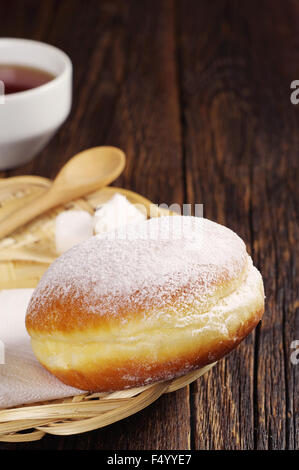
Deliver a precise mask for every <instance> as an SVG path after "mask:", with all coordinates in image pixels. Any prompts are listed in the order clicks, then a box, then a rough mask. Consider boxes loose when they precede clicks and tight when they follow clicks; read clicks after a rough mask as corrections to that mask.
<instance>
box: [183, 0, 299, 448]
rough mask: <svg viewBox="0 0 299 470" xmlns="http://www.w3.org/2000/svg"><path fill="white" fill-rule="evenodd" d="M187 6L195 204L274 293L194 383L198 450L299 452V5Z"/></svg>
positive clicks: (187, 106) (186, 74)
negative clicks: (245, 334)
mask: <svg viewBox="0 0 299 470" xmlns="http://www.w3.org/2000/svg"><path fill="white" fill-rule="evenodd" d="M190 7H191V4H190V2H188V1H187V2H180V5H179V13H178V16H177V18H178V21H177V23H178V34H179V44H180V70H181V81H180V83H181V84H182V92H181V105H182V109H183V116H184V122H185V126H184V146H185V147H184V148H185V158H186V163H185V168H186V179H187V190H188V198H189V200H191V201H193V202H203V203H204V208H205V209H204V213H205V215H206V216H207V217H208V218H211V219H214V220H216V221H218V222H220V223H224V224H225V225H228V226H229V227H231V228H232V229H233V230H235V231H237V232H238V233H239V234H240V235H241V236H242V237H243V238H244V239H245V240H246V241H247V244H248V249H249V251H250V252H251V254H252V256H253V259H254V262H255V264H256V265H257V266H258V267H259V269H260V270H261V271H262V274H263V276H264V279H265V289H266V296H267V303H266V305H267V309H266V314H265V317H264V320H263V322H262V325H261V327H259V328H258V329H257V330H256V333H255V335H251V337H249V338H248V339H247V340H246V341H245V342H244V343H243V344H242V345H241V347H239V348H238V350H237V351H236V352H235V353H234V354H231V355H230V356H229V357H228V358H227V359H226V360H224V361H221V363H220V364H219V365H218V368H215V369H214V370H213V371H212V373H211V374H210V375H209V376H207V378H204V380H202V381H199V383H198V384H197V385H194V386H192V387H191V389H192V393H191V406H192V407H191V410H192V417H193V419H192V444H193V446H194V447H195V448H198V449H201V448H216V449H252V448H257V449H285V448H290V449H294V448H298V423H299V421H298V374H299V369H298V367H297V368H296V367H295V366H294V365H292V364H291V362H290V353H291V348H290V345H291V342H292V341H293V340H294V339H296V338H298V337H299V332H298V301H297V303H296V294H297V295H298V283H297V284H296V280H295V279H297V282H298V258H297V261H296V260H295V249H296V244H297V243H298V212H296V211H297V209H296V204H297V202H298V187H296V185H298V183H296V181H298V175H299V173H298V163H299V162H298V153H297V151H298V150H297V149H298V145H297V144H298V137H297V135H298V134H297V132H296V128H298V124H299V114H298V112H299V109H296V107H295V106H293V105H292V104H291V103H290V91H289V90H290V83H291V81H292V80H294V78H295V77H297V76H299V66H298V63H299V62H298V47H297V46H298V44H297V42H298V39H297V38H298V13H299V8H298V4H296V3H295V2H284V7H283V8H282V5H281V3H280V2H269V1H268V2H267V1H265V2H247V4H246V5H245V4H244V3H243V2H242V3H241V2H194V3H192V14H191V12H190ZM296 18H297V20H296ZM296 48H297V49H296ZM297 299H298V297H297ZM296 307H297V310H296ZM296 313H297V316H296Z"/></svg>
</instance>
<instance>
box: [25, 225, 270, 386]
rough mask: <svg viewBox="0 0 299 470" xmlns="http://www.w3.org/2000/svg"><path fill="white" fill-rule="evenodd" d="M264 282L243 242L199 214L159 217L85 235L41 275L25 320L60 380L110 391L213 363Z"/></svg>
mask: <svg viewBox="0 0 299 470" xmlns="http://www.w3.org/2000/svg"><path fill="white" fill-rule="evenodd" d="M263 311H264V290H263V281H262V277H261V275H260V273H259V271H258V270H257V269H256V268H255V267H254V266H253V264H252V260H251V258H250V256H249V255H248V254H247V252H246V247H245V244H244V242H243V241H242V240H241V239H240V238H239V237H238V236H237V235H236V234H235V233H234V232H232V231H231V230H230V229H228V228H226V227H223V226H221V225H218V224H216V223H215V222H211V221H210V220H207V219H204V218H198V217H187V216H172V217H160V218H153V219H150V220H147V221H145V222H141V223H138V224H136V225H129V226H126V227H122V228H120V229H118V230H116V231H114V232H107V233H103V234H101V235H98V236H95V237H92V238H90V239H89V240H87V241H85V242H83V243H80V244H79V245H76V246H75V247H73V248H71V249H70V250H69V251H67V252H65V253H64V254H63V255H62V256H60V257H59V258H58V259H57V260H56V261H55V262H54V263H53V264H52V265H51V266H50V268H49V269H48V271H47V272H46V273H45V274H44V276H43V277H42V279H41V281H40V283H39V284H38V286H37V288H36V290H35V291H34V294H33V297H32V299H31V301H30V304H29V306H28V310H27V316H26V326H27V330H28V332H29V334H30V336H31V340H32V348H33V350H34V353H35V355H36V357H37V358H38V359H39V361H40V362H41V363H42V364H43V365H44V367H46V369H48V370H49V371H50V372H52V373H53V374H54V375H55V376H56V377H58V378H59V379H60V380H61V381H62V382H64V383H65V384H68V385H72V386H73V387H77V388H80V389H83V390H90V391H113V390H119V389H124V388H129V387H136V386H141V385H146V384H150V383H152V382H155V381H160V380H166V379H171V378H174V377H178V376H180V375H183V374H185V373H187V372H188V371H191V370H192V369H196V368H200V367H203V366H205V365H207V364H209V363H212V362H214V361H217V360H218V359H220V358H221V357H223V356H224V355H225V354H227V353H228V352H229V351H231V350H232V349H233V348H235V347H236V346H237V345H238V344H239V343H240V341H242V339H244V338H245V337H246V336H247V335H248V334H249V332H250V331H251V330H252V329H253V328H254V327H255V326H256V325H257V323H258V322H259V320H260V318H261V316H262V314H263Z"/></svg>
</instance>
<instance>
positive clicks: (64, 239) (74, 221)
mask: <svg viewBox="0 0 299 470" xmlns="http://www.w3.org/2000/svg"><path fill="white" fill-rule="evenodd" d="M92 236H93V217H92V215H90V214H89V213H88V212H87V211H83V210H82V211H77V210H69V211H64V212H61V213H60V214H59V215H58V216H57V217H56V223H55V243H56V251H57V252H58V253H63V252H64V251H66V250H68V249H69V248H72V247H73V246H74V245H77V244H78V243H80V242H82V241H84V240H87V239H88V238H90V237H92Z"/></svg>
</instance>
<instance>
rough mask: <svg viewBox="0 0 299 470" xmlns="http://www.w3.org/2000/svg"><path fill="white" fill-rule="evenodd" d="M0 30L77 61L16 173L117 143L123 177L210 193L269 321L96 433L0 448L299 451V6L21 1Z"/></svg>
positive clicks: (160, 188)
mask: <svg viewBox="0 0 299 470" xmlns="http://www.w3.org/2000/svg"><path fill="white" fill-rule="evenodd" d="M0 31H1V35H2V36H17V37H25V38H33V39H37V40H41V41H46V42H49V43H51V44H54V45H56V46H58V47H60V48H62V49H64V50H65V51H66V52H67V53H68V54H69V55H70V56H71V58H72V60H73V64H74V102H73V108H72V112H71V115H70V117H69V118H68V120H67V122H66V123H65V124H64V125H63V127H62V128H61V130H60V131H59V133H58V134H57V135H56V136H55V138H54V139H53V140H52V141H51V143H50V144H49V145H48V146H47V148H46V149H45V150H44V151H43V152H42V153H41V154H40V155H39V156H38V157H37V158H36V159H35V160H34V161H33V162H32V163H30V164H28V165H26V166H25V167H23V168H19V169H18V170H16V171H10V172H8V173H7V175H8V176H10V175H18V174H27V173H28V174H36V175H42V176H48V177H53V176H54V175H55V174H56V172H57V171H58V169H59V168H60V167H61V166H62V165H63V163H64V162H66V161H67V160H68V159H69V158H70V157H71V156H72V155H73V154H75V153H77V152H78V151H80V150H82V149H84V148H87V147H92V146H95V145H101V144H112V145H116V146H120V147H121V148H123V149H124V150H125V152H126V154H127V158H128V163H127V167H126V170H125V172H124V174H123V175H122V176H121V178H119V180H118V181H117V182H116V183H117V185H120V186H123V187H125V188H129V189H132V190H135V191H137V192H139V193H142V194H143V195H145V196H147V197H148V198H150V199H151V200H153V201H155V202H156V203H162V202H166V203H169V204H170V203H174V202H176V203H179V204H181V203H183V202H188V203H192V204H194V203H203V204H204V214H205V216H206V217H208V218H211V219H213V220H215V221H217V222H220V223H222V224H225V225H228V226H229V227H231V228H232V229H234V230H235V231H236V232H238V233H239V234H240V235H241V236H242V237H243V238H244V239H245V240H246V242H247V246H248V250H249V252H251V254H252V256H253V258H254V262H255V264H256V265H257V266H258V268H259V269H260V270H261V271H262V273H263V276H264V281H265V289H266V295H267V299H266V313H265V316H264V319H263V322H262V324H261V325H259V327H258V328H257V329H256V331H255V332H254V333H253V334H251V335H250V336H249V337H248V338H247V339H246V341H244V342H243V343H242V345H241V346H240V347H239V348H238V349H237V350H236V351H235V352H233V353H232V354H230V355H229V356H228V357H227V358H225V359H224V360H222V361H220V362H219V364H218V365H217V366H216V367H215V368H214V369H213V370H212V371H211V372H210V373H208V374H207V375H206V376H204V377H203V378H202V379H200V380H198V382H197V383H194V384H192V385H191V386H190V387H187V388H185V389H183V390H180V391H178V392H177V393H173V394H170V395H167V396H164V397H162V398H160V399H159V400H158V401H157V402H156V403H154V404H153V405H151V406H150V407H149V408H147V409H145V410H144V411H142V412H140V413H138V414H137V415H135V416H132V417H130V418H128V419H125V420H123V421H121V422H119V423H117V424H114V425H112V426H109V427H107V428H105V429H102V430H99V431H93V432H89V433H86V434H82V435H78V436H73V437H64V438H59V437H50V436H49V437H45V438H44V439H43V440H42V441H40V442H36V443H29V444H19V445H13V444H2V445H1V446H0V448H1V449H115V450H116V449H135V450H139V449H190V448H191V449H295V448H297V449H298V448H299V410H298V407H299V393H298V390H299V389H298V387H299V364H298V365H295V364H292V362H291V360H290V355H291V352H292V349H291V343H292V341H294V340H296V339H297V340H299V316H298V307H299V301H298V268H299V265H298V256H297V257H296V248H297V253H298V242H299V240H298V176H299V172H298V160H299V159H298V152H299V105H298V106H295V105H293V104H291V102H290V93H291V90H290V83H291V81H292V80H295V79H299V3H298V2H296V1H290V0H287V1H274V0H268V1H264V0H258V1H250V2H238V1H235V2H234V1H223V0H221V1H210V0H206V1H204V0H202V1H196V0H195V1H191V0H185V1H178V2H174V1H170V0H169V1H168V0H162V1H159V0H157V1H156V0H149V1H143V0H134V1H100V0H98V1H96V0H95V1H93V0H89V1H87V2H82V1H79V0H78V1H77V0H62V1H58V0H57V1H55V0H53V1H51V0H49V1H48V0H43V1H42V2H41V1H39V0H36V1H33V0H27V1H22V0H20V1H19V0H11V1H10V2H3V6H1V15H0Z"/></svg>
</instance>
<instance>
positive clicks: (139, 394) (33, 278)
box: [0, 176, 214, 442]
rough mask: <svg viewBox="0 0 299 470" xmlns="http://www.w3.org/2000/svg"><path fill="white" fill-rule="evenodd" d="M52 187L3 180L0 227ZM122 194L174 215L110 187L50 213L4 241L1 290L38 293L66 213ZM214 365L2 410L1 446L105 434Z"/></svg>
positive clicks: (26, 179)
mask: <svg viewBox="0 0 299 470" xmlns="http://www.w3.org/2000/svg"><path fill="white" fill-rule="evenodd" d="M50 184H51V181H50V180H48V179H45V178H39V177H34V176H20V177H14V178H9V179H0V223H1V219H3V218H4V217H5V215H7V214H8V213H10V212H11V211H13V210H15V209H16V208H19V207H21V206H22V205H23V204H26V203H28V202H30V200H31V199H32V198H34V197H36V196H37V195H38V194H42V192H43V191H45V189H47V188H48V187H49V186H50ZM115 193H121V194H123V195H125V196H126V197H127V198H128V199H129V200H130V201H131V202H132V203H135V204H143V205H144V206H145V207H146V209H147V212H148V214H149V213H150V210H151V216H160V215H162V214H169V212H168V211H165V210H164V209H159V208H156V210H155V211H153V206H152V203H151V202H150V201H149V200H148V199H145V198H144V197H142V196H140V195H139V194H136V193H134V192H132V191H128V190H125V189H121V188H114V187H107V188H104V189H102V190H100V191H97V192H95V193H92V194H91V195H89V196H87V197H86V198H84V199H80V200H76V201H73V202H72V203H70V204H68V205H66V206H65V207H61V208H58V209H54V210H51V211H49V212H48V213H47V214H46V215H43V216H41V217H39V218H38V219H36V220H35V221H33V222H31V223H30V224H28V225H26V226H25V227H22V228H21V229H20V230H18V231H16V232H15V233H14V234H13V236H11V237H8V238H5V239H3V240H1V241H0V289H9V288H22V287H35V286H36V284H37V283H38V281H39V279H40V277H41V276H42V275H43V273H44V272H45V270H46V269H47V268H48V266H49V264H50V263H51V262H52V261H54V259H55V258H56V257H57V253H56V251H55V243H54V220H55V217H56V216H57V214H58V213H59V212H60V211H62V210H73V209H85V210H87V211H89V212H91V213H92V212H93V211H94V209H95V208H96V207H97V206H98V205H99V204H102V203H104V202H106V201H107V200H108V199H109V198H110V197H111V196H112V195H113V194H115ZM213 365H214V364H210V365H208V366H206V367H204V368H202V369H199V370H196V371H193V372H190V373H188V374H186V375H184V376H182V377H180V378H177V379H174V380H170V381H165V382H158V383H155V384H152V385H149V386H146V387H139V388H134V389H129V390H122V391H118V392H113V393H86V394H84V395H78V396H74V397H70V398H65V399H60V400H52V401H48V402H43V403H36V404H31V405H24V406H20V407H14V408H9V409H4V410H0V441H4V442H25V441H27V442H28V441H35V440H39V439H41V438H42V437H43V436H44V435H45V434H46V433H48V434H55V435H71V434H79V433H82V432H86V431H91V430H93V429H98V428H102V427H104V426H107V425H109V424H111V423H114V422H116V421H119V420H121V419H123V418H126V417H128V416H130V415H132V414H134V413H137V412H138V411H140V410H142V409H143V408H145V407H147V406H148V405H150V404H151V403H153V402H154V401H155V400H157V399H158V398H159V397H160V396H161V395H163V394H164V393H169V392H174V391H175V390H178V389H180V388H182V387H185V386H186V385H188V384H189V383H191V382H193V381H194V380H196V379H198V377H200V376H201V375H203V374H204V373H205V372H207V371H208V370H209V369H210V368H211V367H213Z"/></svg>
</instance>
